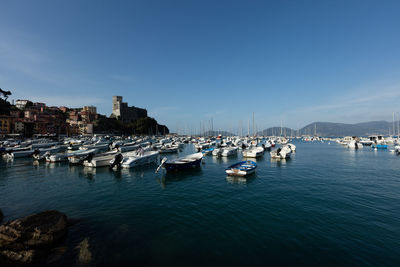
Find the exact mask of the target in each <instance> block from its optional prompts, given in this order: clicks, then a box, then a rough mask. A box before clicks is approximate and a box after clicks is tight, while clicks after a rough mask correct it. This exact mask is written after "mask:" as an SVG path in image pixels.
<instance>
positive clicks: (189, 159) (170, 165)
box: [156, 152, 203, 172]
mask: <svg viewBox="0 0 400 267" xmlns="http://www.w3.org/2000/svg"><path fill="white" fill-rule="evenodd" d="M202 159H203V153H201V152H200V153H195V154H190V155H187V156H185V157H183V158H178V159H174V160H168V159H167V158H163V160H162V161H161V164H160V166H159V167H158V168H157V170H156V172H158V171H159V170H160V168H161V167H163V168H165V170H166V171H167V172H169V171H180V170H186V169H192V168H196V167H199V166H200V163H201V160H202Z"/></svg>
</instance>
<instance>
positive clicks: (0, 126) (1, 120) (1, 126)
mask: <svg viewBox="0 0 400 267" xmlns="http://www.w3.org/2000/svg"><path fill="white" fill-rule="evenodd" d="M9 133H11V117H10V116H4V115H1V116H0V134H9Z"/></svg>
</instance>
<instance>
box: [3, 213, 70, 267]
mask: <svg viewBox="0 0 400 267" xmlns="http://www.w3.org/2000/svg"><path fill="white" fill-rule="evenodd" d="M67 227H68V222H67V216H65V214H63V213H61V212H58V211H55V210H50V211H44V212H41V213H37V214H33V215H30V216H27V217H25V218H22V219H17V220H14V221H9V222H6V223H5V224H3V225H1V226H0V255H2V256H3V257H5V258H7V259H9V260H12V261H18V262H27V263H29V262H33V261H34V260H36V259H37V258H38V256H39V255H43V254H45V252H46V251H47V250H48V249H50V248H51V247H52V246H54V245H55V244H56V243H57V242H59V241H60V240H61V239H62V238H63V237H64V236H65V234H66V233H67Z"/></svg>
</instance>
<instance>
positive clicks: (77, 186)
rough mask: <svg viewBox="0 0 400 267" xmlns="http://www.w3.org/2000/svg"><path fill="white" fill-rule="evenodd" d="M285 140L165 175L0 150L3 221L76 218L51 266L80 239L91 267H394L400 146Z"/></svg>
mask: <svg viewBox="0 0 400 267" xmlns="http://www.w3.org/2000/svg"><path fill="white" fill-rule="evenodd" d="M295 144H296V146H297V151H296V153H293V154H292V156H291V158H290V159H288V160H285V161H273V160H271V159H270V157H269V154H268V153H266V154H265V155H264V157H262V158H260V159H257V160H256V162H257V165H258V167H257V169H256V173H255V174H254V175H252V176H250V177H248V178H231V177H227V175H226V174H225V170H224V169H225V168H226V167H227V166H229V165H230V164H233V163H235V162H237V161H240V160H242V157H241V155H240V152H239V153H238V155H237V156H235V157H230V158H221V159H219V158H215V157H213V156H206V157H205V158H204V160H203V164H202V165H201V167H200V168H198V169H195V170H190V171H182V172H176V173H168V174H166V173H165V172H164V171H161V172H159V173H158V174H156V173H155V169H156V168H157V165H156V164H153V165H149V166H145V167H139V168H135V169H122V170H119V171H115V170H109V169H108V168H107V167H105V168H98V169H94V168H85V167H83V166H69V165H68V163H52V164H48V163H44V162H43V163H40V164H39V165H35V164H33V161H32V159H15V160H14V161H12V162H7V161H4V160H0V209H2V210H3V213H4V215H5V219H4V220H11V219H15V218H18V217H23V216H26V215H29V214H32V213H35V212H40V211H43V210H49V209H56V210H59V211H61V212H63V213H65V214H66V215H67V216H68V217H70V218H73V219H77V220H78V221H77V223H76V224H75V225H73V226H71V227H70V228H69V232H68V235H67V237H66V239H65V241H64V242H63V244H61V245H62V246H66V247H67V248H68V249H67V251H66V252H65V254H64V255H62V256H61V259H60V260H59V261H58V262H55V263H52V264H49V265H54V266H71V265H75V264H76V258H77V249H75V247H76V246H77V244H79V242H81V241H82V240H83V239H85V238H88V240H89V249H90V251H91V252H92V263H93V264H94V265H96V266H124V265H137V266H149V265H151V266H204V265H206V266H210V265H212V266H217V265H218V266H225V265H228V266H244V265H249V266H251V265H253V266H266V265H393V266H396V265H397V266H399V264H400V156H396V155H395V154H394V153H390V152H389V151H388V150H378V151H375V150H373V149H371V148H370V147H364V148H362V149H359V150H350V149H347V148H345V147H342V146H340V145H338V144H336V143H330V144H328V143H326V142H325V143H320V142H309V143H306V142H300V141H298V142H295ZM193 152H194V147H193V146H192V145H190V144H189V145H186V146H185V148H184V149H183V150H182V151H181V152H179V154H178V155H167V157H169V158H174V157H177V156H182V155H185V154H189V153H193Z"/></svg>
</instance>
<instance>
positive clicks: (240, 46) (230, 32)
mask: <svg viewBox="0 0 400 267" xmlns="http://www.w3.org/2000/svg"><path fill="white" fill-rule="evenodd" d="M0 9H1V16H0V37H1V38H0V87H1V88H4V89H7V90H11V91H12V93H13V96H12V99H26V98H27V99H32V100H34V101H40V102H46V103H47V104H49V105H58V106H59V105H67V106H70V107H79V106H83V105H95V106H97V107H98V111H99V112H100V113H103V114H107V115H109V114H110V113H111V98H112V96H113V95H122V96H123V97H124V100H125V101H127V102H128V103H129V104H130V105H135V106H139V107H144V108H147V109H148V111H149V115H150V116H152V117H155V118H156V119H157V120H158V121H159V122H160V123H163V124H166V125H167V126H168V127H169V128H170V129H171V130H173V131H177V130H178V131H180V132H183V131H184V129H185V130H186V132H188V131H190V129H191V130H192V131H195V130H196V129H198V128H199V125H200V123H202V124H205V125H208V124H209V123H208V122H209V120H210V119H211V118H212V119H213V121H214V128H215V129H225V130H234V131H237V129H238V128H239V127H240V125H242V126H243V127H244V128H246V127H247V122H248V120H249V119H250V120H251V118H252V113H253V112H254V114H255V120H256V123H257V128H258V129H259V130H261V129H263V128H266V127H270V126H278V125H280V123H281V121H283V124H284V125H285V126H288V127H293V128H298V127H302V126H304V125H306V124H308V123H311V122H313V121H331V122H348V123H353V122H361V121H369V120H381V119H384V120H391V118H392V112H398V113H400V105H399V103H400V30H399V29H400V15H399V14H400V1H356V0H354V1H352V0H350V1H349V0H346V1H339V0H338V1H329V0H326V1H204V0H203V1H189V0H182V1H166V0H162V1H149V0H146V1H89V0H85V1H58V0H49V1H40V0H38V1H13V0H5V1H4V0H3V1H2V2H1V3H0Z"/></svg>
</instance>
